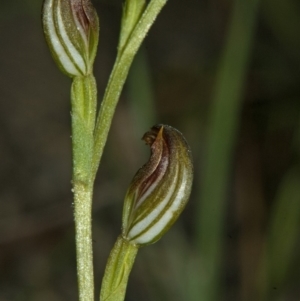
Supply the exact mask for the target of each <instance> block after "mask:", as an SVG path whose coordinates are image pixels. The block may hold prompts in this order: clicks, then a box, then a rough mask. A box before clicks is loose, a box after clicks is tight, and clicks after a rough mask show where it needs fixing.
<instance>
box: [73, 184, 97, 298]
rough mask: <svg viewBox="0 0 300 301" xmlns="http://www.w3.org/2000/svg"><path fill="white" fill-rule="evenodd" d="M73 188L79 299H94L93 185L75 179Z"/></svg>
mask: <svg viewBox="0 0 300 301" xmlns="http://www.w3.org/2000/svg"><path fill="white" fill-rule="evenodd" d="M73 190H74V217H75V236H76V257H77V275H78V276H77V277H78V290H79V300H80V301H93V300H94V273H93V249H92V248H93V246H92V227H91V226H92V214H91V212H92V195H93V194H92V187H91V186H86V185H84V184H83V183H82V182H77V181H75V182H74V188H73Z"/></svg>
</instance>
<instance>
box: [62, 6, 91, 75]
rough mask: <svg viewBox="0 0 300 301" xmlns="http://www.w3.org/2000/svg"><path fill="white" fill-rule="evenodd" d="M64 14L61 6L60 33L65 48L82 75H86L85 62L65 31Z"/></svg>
mask: <svg viewBox="0 0 300 301" xmlns="http://www.w3.org/2000/svg"><path fill="white" fill-rule="evenodd" d="M62 14H63V11H62V10H61V6H59V9H57V20H58V31H59V33H60V34H61V37H62V39H63V42H64V44H65V46H66V47H67V49H68V51H69V53H70V54H71V56H72V58H73V61H74V62H75V64H76V65H77V67H78V68H79V69H80V71H81V72H82V74H86V64H85V61H84V60H83V58H82V56H81V54H80V53H79V52H78V50H77V49H76V48H75V47H74V45H73V44H72V41H71V40H70V39H69V36H68V34H67V32H66V29H65V24H64V22H63V17H62Z"/></svg>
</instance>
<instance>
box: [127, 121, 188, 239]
mask: <svg viewBox="0 0 300 301" xmlns="http://www.w3.org/2000/svg"><path fill="white" fill-rule="evenodd" d="M143 140H145V142H146V144H148V145H150V147H151V157H150V159H149V161H148V162H147V163H146V164H145V165H144V166H143V167H142V168H141V169H140V170H139V171H138V172H137V174H136V175H135V176H134V178H133V180H132V183H131V185H130V187H129V189H128V191H127V194H126V196H125V203H124V209H123V227H122V235H123V237H124V238H125V239H127V240H129V241H131V242H133V243H135V244H137V245H147V244H151V243H154V242H155V241H157V240H159V239H160V238H161V237H162V235H163V234H164V233H165V232H166V231H168V229H169V228H170V227H171V226H172V225H173V223H174V222H175V221H176V219H177V218H178V216H179V215H180V213H181V212H182V210H183V209H184V207H185V205H186V203H187V201H188V198H189V196H190V192H191V186H192V179H193V166H192V158H191V153H190V150H189V146H188V145H187V143H186V141H185V139H184V137H183V135H182V134H181V133H180V132H179V131H177V130H176V129H174V128H172V127H170V126H167V125H157V126H154V127H153V128H152V129H151V130H150V131H149V132H147V133H146V134H145V135H144V137H143Z"/></svg>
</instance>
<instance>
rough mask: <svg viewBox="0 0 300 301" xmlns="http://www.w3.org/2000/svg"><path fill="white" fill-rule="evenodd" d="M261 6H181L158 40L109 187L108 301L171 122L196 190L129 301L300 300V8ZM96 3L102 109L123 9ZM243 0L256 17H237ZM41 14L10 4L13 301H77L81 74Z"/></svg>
mask: <svg viewBox="0 0 300 301" xmlns="http://www.w3.org/2000/svg"><path fill="white" fill-rule="evenodd" d="M255 2H256V1H251V0H244V1H242V0H235V1H229V0H202V1H197V0H185V1H180V0H169V1H168V3H167V5H166V7H165V8H164V9H163V11H162V13H161V14H160V15H159V17H158V20H157V22H156V23H155V25H154V26H153V28H152V29H151V30H150V33H149V35H148V36H147V38H146V41H145V43H144V44H143V47H142V49H141V51H140V53H139V55H138V57H137V59H136V60H135V62H134V65H133V68H132V70H131V71H132V72H131V73H130V75H129V78H128V82H127V84H126V85H125V87H124V93H123V94H122V96H121V99H120V103H119V105H118V107H117V111H116V114H115V117H114V120H113V124H112V128H111V131H110V134H109V138H108V142H107V145H106V148H105V153H104V157H103V159H102V163H101V166H100V169H99V172H98V177H97V181H96V185H95V196H94V210H93V238H94V263H95V286H96V296H97V298H98V294H99V293H98V292H99V290H100V283H101V278H102V275H103V271H104V267H105V262H106V259H107V257H108V254H109V251H110V249H111V247H112V245H113V243H114V241H115V239H116V237H117V236H118V234H119V232H120V226H121V213H122V202H123V197H124V194H125V191H126V189H127V186H128V184H129V183H130V181H131V178H132V177H133V175H134V174H135V172H136V171H137V169H138V168H139V167H140V166H141V165H143V164H144V163H145V162H146V160H147V157H148V153H149V150H148V149H147V147H145V146H144V143H143V142H142V141H140V138H141V137H142V135H143V133H144V132H146V131H147V130H148V129H149V128H150V127H151V126H152V125H153V124H155V123H158V122H159V123H166V124H170V125H172V126H174V127H176V128H178V129H179V130H180V131H181V132H183V133H184V135H185V136H186V138H187V140H188V142H189V144H190V146H191V149H192V153H193V157H194V164H195V180H194V187H193V192H192V196H191V199H190V202H189V204H188V206H187V208H186V210H185V212H184V213H183V215H182V217H181V218H180V219H179V221H178V222H177V223H176V225H175V226H174V227H173V228H172V229H171V230H170V232H169V233H168V234H167V235H166V236H165V237H164V238H163V239H162V240H161V241H159V242H158V243H156V244H155V245H153V246H149V247H146V248H143V249H141V250H140V252H139V254H138V257H137V260H136V263H135V265H134V268H133V272H132V274H131V276H130V281H129V287H128V294H127V299H126V300H128V301H130V300H142V301H148V300H156V301H160V300H163V301H166V300H174V301H182V300H188V301H190V300H203V301H204V300H205V301H217V300H228V301H233V300H237V301H250V300H255V301H260V300H261V301H263V300H264V301H265V300H266V301H267V300H272V301H273V300H276V301H277V300H278V301H296V300H300V289H299V287H300V257H299V253H300V241H299V232H300V231H299V229H300V228H299V226H300V173H299V172H300V170H299V154H300V139H299V138H300V136H299V135H300V118H299V113H300V102H299V100H300V85H299V80H300V36H299V30H300V2H299V1H297V0H285V1H279V0H273V1H271V0H261V1H260V3H259V6H258V9H257V10H254V12H252V13H251V12H250V11H251V5H252V4H253V3H255ZM93 3H94V4H95V7H96V9H97V11H98V13H99V18H100V24H101V31H100V43H99V50H98V55H97V59H96V62H95V68H94V69H95V76H96V79H97V83H98V93H99V101H100V100H101V98H102V95H103V93H104V89H105V86H106V83H107V79H108V76H109V73H110V70H111V68H112V65H113V62H114V59H115V55H116V47H117V41H118V33H119V26H120V17H121V9H122V3H121V1H118V0H113V1H112V0H110V1H109V0H98V1H94V2H93ZM235 3H243V5H244V6H242V7H244V9H245V11H239V10H237V13H236V15H235V16H236V18H235V19H234V17H233V16H234V13H233V12H234V6H235ZM237 5H239V4H237ZM253 5H254V4H253ZM41 6H42V1H40V0H23V1H22V0H11V1H9V0H3V1H2V2H1V4H0V79H1V81H0V158H1V159H0V301H9V300H15V301H23V300H32V301H35V300H43V301H52V300H56V301H60V300H76V299H77V287H76V265H75V251H74V250H75V245H74V226H73V216H72V193H71V181H70V180H71V168H72V166H71V160H72V159H71V139H70V135H71V130H70V101H69V89H70V80H69V79H68V78H66V77H65V76H64V75H62V74H61V73H60V72H59V71H58V69H57V68H56V66H55V64H54V62H53V61H52V58H51V56H50V53H49V50H48V49H47V46H46V43H45V41H44V37H43V32H42V27H41ZM247 9H249V13H248V10H247ZM245 16H246V17H245ZM247 16H249V20H248V17H247ZM233 19H234V20H235V21H232V20H233ZM232 22H233V23H232ZM244 22H245V23H246V24H248V23H249V24H252V25H251V26H250V25H249V28H250V30H249V31H244V30H243V28H242V27H241V28H242V30H240V31H239V29H240V27H239V26H241V24H244ZM247 22H248V23H247ZM230 24H231V25H230ZM246 27H247V26H246ZM249 32H250V33H249ZM231 33H233V37H234V38H233V39H231V38H230V37H231ZM245 33H246V36H245ZM244 45H245V47H244V48H243V46H244ZM232 50H233V51H232ZM235 50H236V53H235ZM240 56H242V57H243V58H244V60H240V59H239V57H240ZM224 66H225V67H224ZM226 66H227V67H226ZM228 66H229V67H228ZM223 92H224V93H223ZM223 95H224V97H223ZM226 97H227V98H228V99H227V98H226ZM220 116H221V117H220ZM232 120H233V121H234V122H232V124H231V121H232ZM226 129H227V130H226ZM218 131H219V132H218ZM225 149H226V150H227V151H224V150H225ZM215 192H216V193H215Z"/></svg>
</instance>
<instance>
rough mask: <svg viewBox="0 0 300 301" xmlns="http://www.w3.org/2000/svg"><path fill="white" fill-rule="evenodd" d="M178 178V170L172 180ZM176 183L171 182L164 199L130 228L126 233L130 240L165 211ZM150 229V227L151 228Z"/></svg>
mask: <svg viewBox="0 0 300 301" xmlns="http://www.w3.org/2000/svg"><path fill="white" fill-rule="evenodd" d="M177 177H178V169H176V174H175V175H174V178H175V179H177ZM176 185H177V182H176V181H173V183H172V185H171V186H170V188H169V189H168V193H167V195H166V196H165V197H164V200H163V201H162V202H160V203H159V204H158V206H155V207H154V208H153V209H152V211H151V212H150V213H149V214H147V216H146V217H145V218H144V219H142V220H141V221H139V222H138V223H137V224H136V225H134V226H133V227H132V229H131V230H130V231H129V233H128V238H129V239H131V238H133V237H135V236H137V235H139V234H140V233H141V232H143V231H144V230H145V229H146V228H147V227H148V226H149V225H150V224H151V223H152V222H153V221H154V220H155V219H156V218H157V217H158V216H159V215H160V214H161V212H162V211H163V210H165V207H166V205H167V204H168V203H169V201H170V199H171V197H172V195H173V193H174V191H175V189H176ZM151 228H152V227H151Z"/></svg>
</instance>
